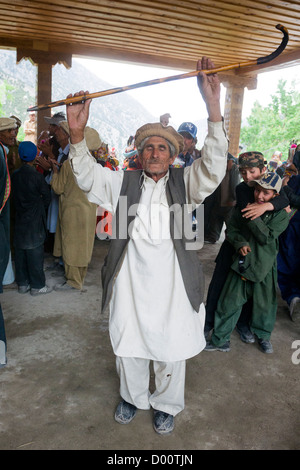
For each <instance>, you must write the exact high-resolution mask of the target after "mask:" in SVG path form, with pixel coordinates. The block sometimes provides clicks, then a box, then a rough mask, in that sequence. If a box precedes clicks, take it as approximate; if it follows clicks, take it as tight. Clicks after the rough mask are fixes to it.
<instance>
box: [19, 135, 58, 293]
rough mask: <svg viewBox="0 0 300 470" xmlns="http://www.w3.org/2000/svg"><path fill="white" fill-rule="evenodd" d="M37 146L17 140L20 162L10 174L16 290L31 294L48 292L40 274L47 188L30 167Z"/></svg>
mask: <svg viewBox="0 0 300 470" xmlns="http://www.w3.org/2000/svg"><path fill="white" fill-rule="evenodd" d="M36 155H37V147H36V145H34V144H33V143H32V142H21V144H20V145H19V156H20V158H21V160H22V166H21V167H20V168H19V169H18V170H16V171H15V172H14V173H13V174H12V197H13V200H14V205H15V211H16V212H15V229H14V246H15V270H16V282H17V284H18V292H19V293H20V294H24V293H26V292H28V291H29V290H30V293H31V295H39V294H48V293H49V292H51V291H52V289H51V288H50V287H48V286H46V279H45V274H44V269H43V265H44V241H45V237H46V209H47V207H48V205H49V204H50V200H51V195H50V188H49V186H48V184H47V183H46V182H45V179H44V177H43V175H42V174H41V173H39V172H38V171H37V170H36V169H35V168H34V166H33V165H34V160H35V158H36Z"/></svg>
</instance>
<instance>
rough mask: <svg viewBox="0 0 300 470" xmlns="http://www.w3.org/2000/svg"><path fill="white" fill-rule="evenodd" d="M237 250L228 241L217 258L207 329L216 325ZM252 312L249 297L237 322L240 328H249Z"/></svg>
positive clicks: (207, 305)
mask: <svg viewBox="0 0 300 470" xmlns="http://www.w3.org/2000/svg"><path fill="white" fill-rule="evenodd" d="M234 253H235V251H234V248H233V246H232V245H231V244H230V243H229V242H228V241H227V240H224V242H223V243H222V245H221V248H220V251H219V253H218V256H217V258H216V266H215V270H214V273H213V276H212V279H211V282H210V284H209V288H208V293H207V300H206V306H205V308H206V318H205V329H206V330H211V329H213V327H214V321H215V312H216V310H217V304H218V300H219V297H220V295H221V292H222V289H223V286H224V284H225V281H226V279H227V276H228V274H229V272H230V267H231V265H232V257H233V255H234ZM251 314H252V299H249V300H248V302H247V303H245V305H244V306H243V308H242V312H241V315H240V317H239V320H238V322H237V326H238V328H239V329H243V328H245V327H246V328H248V326H249V322H250V318H251Z"/></svg>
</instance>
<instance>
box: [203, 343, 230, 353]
mask: <svg viewBox="0 0 300 470" xmlns="http://www.w3.org/2000/svg"><path fill="white" fill-rule="evenodd" d="M204 351H222V352H228V351H230V341H226V343H224V344H222V346H215V345H214V344H213V343H212V342H211V341H208V342H207V343H206V346H205V348H204Z"/></svg>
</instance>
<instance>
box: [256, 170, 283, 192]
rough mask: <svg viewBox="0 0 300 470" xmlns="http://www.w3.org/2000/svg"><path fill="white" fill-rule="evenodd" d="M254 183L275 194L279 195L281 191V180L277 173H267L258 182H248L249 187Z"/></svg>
mask: <svg viewBox="0 0 300 470" xmlns="http://www.w3.org/2000/svg"><path fill="white" fill-rule="evenodd" d="M255 183H258V184H259V185H260V186H261V187H262V188H264V189H273V191H276V193H279V191H280V190H281V185H282V179H281V178H280V176H279V175H278V174H277V173H273V172H272V171H268V172H267V173H264V175H263V176H262V177H261V178H260V179H259V180H252V181H249V183H248V184H249V186H254V185H255Z"/></svg>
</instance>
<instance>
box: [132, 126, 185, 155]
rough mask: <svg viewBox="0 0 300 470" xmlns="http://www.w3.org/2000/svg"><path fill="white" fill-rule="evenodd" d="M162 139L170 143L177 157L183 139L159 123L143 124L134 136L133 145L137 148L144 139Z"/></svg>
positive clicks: (169, 127)
mask: <svg viewBox="0 0 300 470" xmlns="http://www.w3.org/2000/svg"><path fill="white" fill-rule="evenodd" d="M154 136H157V137H162V138H163V139H166V140H167V141H168V142H170V143H171V144H172V145H174V147H175V153H176V155H178V154H179V153H180V152H182V150H183V143H184V141H183V137H182V135H180V134H179V133H178V132H176V131H175V129H174V127H172V126H166V127H164V126H163V125H162V124H161V123H160V122H155V123H150V124H145V125H144V126H142V127H140V128H139V129H138V130H137V131H136V134H135V145H136V147H137V148H139V146H140V144H141V142H142V141H143V140H144V139H146V137H154Z"/></svg>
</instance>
